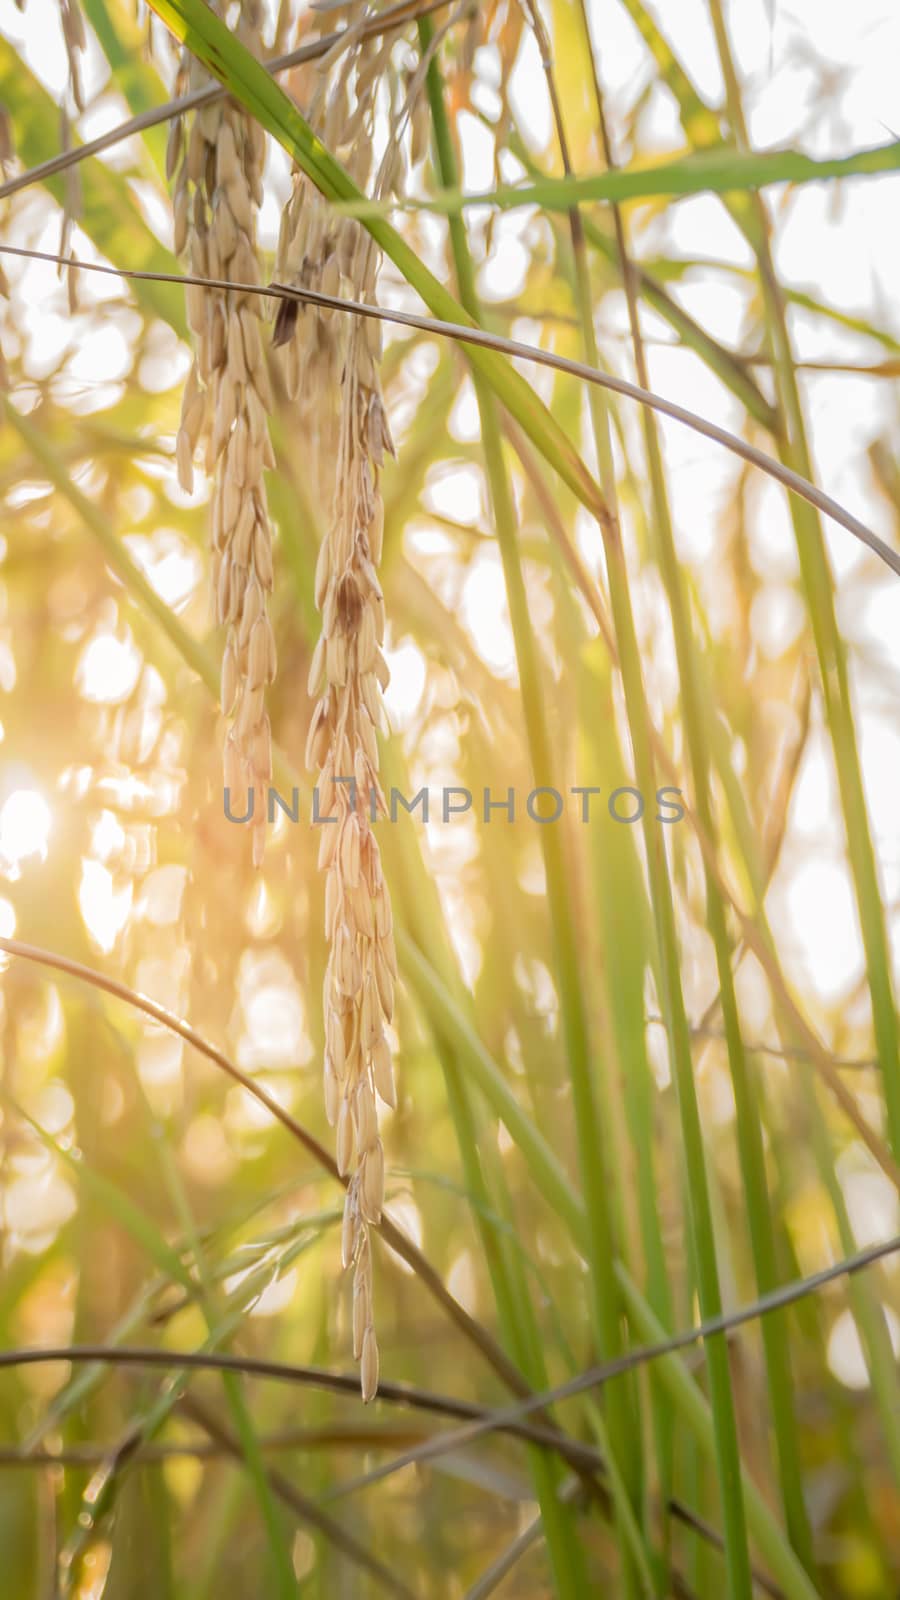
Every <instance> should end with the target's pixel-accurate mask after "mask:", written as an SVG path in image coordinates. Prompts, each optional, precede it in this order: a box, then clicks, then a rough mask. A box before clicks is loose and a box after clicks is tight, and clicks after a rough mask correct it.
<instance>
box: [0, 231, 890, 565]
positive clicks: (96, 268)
mask: <svg viewBox="0 0 900 1600" xmlns="http://www.w3.org/2000/svg"><path fill="white" fill-rule="evenodd" d="M0 255H13V256H23V257H25V258H26V259H28V260H33V261H50V262H54V263H59V262H62V264H63V265H67V266H69V265H77V266H78V267H79V268H80V269H82V270H83V271H90V272H100V273H103V274H105V275H106V276H108V277H113V278H126V279H133V280H138V281H145V282H146V281H149V282H153V283H177V284H182V285H187V284H197V285H199V286H200V287H201V288H207V289H231V290H236V291H237V292H239V293H240V294H266V295H271V296H272V297H273V298H274V299H276V300H303V301H307V302H308V303H309V304H311V305H318V306H326V307H331V308H332V309H333V310H335V311H349V312H352V313H353V314H354V315H355V316H360V317H374V318H375V319H377V320H380V321H383V322H394V323H398V324H400V326H402V327H405V328H416V329H418V330H419V331H420V332H422V333H434V334H437V335H439V336H441V337H443V338H449V339H457V340H459V341H460V343H462V344H471V345H478V346H479V347H480V348H482V349H485V350H496V351H498V352H499V353H500V354H501V355H508V356H516V357H518V358H519V359H520V360H523V361H533V362H534V363H535V364H536V365H537V366H542V367H552V368H553V369H554V370H555V371H557V372H565V373H568V374H569V375H570V376H572V377H574V378H580V379H581V380H582V381H583V382H585V383H595V384H597V385H598V386H599V387H600V388H601V389H609V390H611V391H612V392H613V393H614V394H620V395H624V396H625V398H626V399H628V400H636V401H637V402H638V404H639V405H643V406H649V407H650V409H651V410H652V411H658V412H660V413H661V414H662V415H663V416H666V417H671V418H672V420H673V421H675V422H680V423H682V424H683V426H684V427H686V428H691V429H693V431H694V432H695V433H699V434H702V435H703V436H704V438H707V439H711V440H712V441H713V443H714V444H720V445H722V446H723V447H724V448H725V449H726V450H729V451H731V453H732V455H736V456H740V458H741V460H743V461H747V462H749V464H750V466H752V467H757V468H758V469H759V471H760V472H764V473H766V474H767V476H768V477H770V478H774V479H775V480H776V482H778V483H781V484H782V485H783V486H784V488H785V489H788V490H789V491H790V493H792V494H796V495H799V497H800V499H801V500H807V501H809V504H810V505H813V506H815V507H816V508H817V509H818V510H819V511H821V512H823V513H824V515H825V516H827V517H830V518H831V519H832V521H833V522H837V523H838V524H839V525H840V526H841V527H842V528H846V529H847V532H848V533H852V534H853V536H854V538H856V539H859V540H860V542H861V543H862V544H864V545H866V546H867V548H868V549H869V550H871V551H873V553H874V554H875V555H877V556H878V557H879V558H880V559H881V560H882V561H883V562H884V563H885V565H886V566H888V567H890V569H891V571H892V572H895V573H896V574H897V576H898V577H900V553H898V552H897V551H896V550H892V549H891V548H890V546H889V545H887V544H885V542H884V540H883V539H880V538H879V536H878V534H877V533H873V531H872V529H871V528H869V527H867V526H866V524H865V523H864V522H861V521H860V520H859V518H858V517H855V516H854V515H853V513H852V512H850V511H846V510H845V509H844V507H843V506H842V505H840V504H839V502H838V501H837V500H833V499H832V498H831V495H828V494H825V492H824V490H822V489H819V488H817V486H816V485H815V484H814V483H810V481H809V479H808V478H804V477H803V476H802V475H801V474H800V473H799V472H794V471H793V470H792V468H790V467H786V466H784V464H783V463H782V462H780V461H777V460H776V459H775V458H774V457H773V456H769V455H766V453H765V451H764V450H758V449H757V447H756V446H755V445H752V444H749V443H748V441H747V440H746V439H742V438H741V437H740V436H739V435H738V434H736V433H729V432H728V429H727V428H720V427H719V426H718V424H717V423H715V422H710V421H708V419H707V418H706V417H701V416H699V415H698V414H697V412H695V411H689V410H688V409H687V408H686V407H685V406H680V405H678V404H677V403H676V402H675V401H674V400H667V399H665V398H664V396H663V395H659V394H655V393H654V392H653V391H652V390H650V389H642V388H641V387H640V386H639V385H638V384H636V383H629V382H628V380H627V378H618V377H614V376H613V375H612V374H611V373H608V372H600V371H598V369H597V368H596V367H590V366H588V365H587V363H586V362H584V361H574V360H571V359H570V358H569V357H568V356H561V355H557V354H556V353H555V351H552V350H542V349H540V348H539V347H538V346H537V345H530V344H523V343H521V341H519V340H518V339H506V338H504V337H503V336H502V335H501V334H496V333H488V332H487V330H486V329H485V328H476V327H468V326H467V325H466V324H465V323H460V322H441V321H439V320H438V319H437V318H435V317H423V316H419V314H418V313H417V312H413V311H391V310H386V309H385V308H384V307H383V306H373V305H368V304H364V303H363V302H361V301H359V300H342V299H340V298H339V297H338V296H336V295H329V294H322V293H320V292H319V291H318V290H315V289H294V288H288V287H287V286H286V285H285V284H281V283H270V284H268V285H265V286H261V285H259V284H249V283H230V282H227V281H226V280H225V279H220V278H199V277H193V276H191V275H189V274H185V273H177V272H141V271H137V270H135V269H134V268H128V267H110V266H105V265H104V264H103V263H101V262H97V261H94V262H87V261H78V262H77V263H76V262H73V261H72V260H71V258H69V257H60V256H57V255H53V254H51V253H50V252H48V251H43V250H28V249H26V248H25V247H24V246H22V245H11V244H0Z"/></svg>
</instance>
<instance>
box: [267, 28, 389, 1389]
mask: <svg viewBox="0 0 900 1600" xmlns="http://www.w3.org/2000/svg"><path fill="white" fill-rule="evenodd" d="M363 14H364V13H363V12H362V8H361V12H360V16H359V17H358V18H357V19H356V23H357V25H358V24H359V23H360V22H361V21H362V17H363ZM386 51H387V46H385V44H384V43H383V42H382V41H381V40H372V41H370V42H369V43H363V44H361V45H358V46H357V45H355V43H354V42H353V41H352V40H351V41H349V42H345V44H344V48H343V53H342V55H341V57H340V61H339V64H338V67H337V69H336V70H335V71H334V72H333V74H332V79H331V83H330V85H329V86H328V90H327V99H326V96H325V76H324V72H323V90H322V93H321V94H320V96H319V99H320V102H321V101H324V102H325V103H324V107H323V111H322V128H323V137H324V138H325V141H326V143H328V142H329V141H330V143H331V147H332V148H335V149H336V150H337V153H338V154H339V155H341V156H342V158H343V159H344V161H345V163H346V164H347V166H348V167H349V168H350V170H351V171H352V172H353V175H354V177H355V178H356V180H357V182H359V183H362V184H364V183H366V182H367V181H368V180H369V178H370V174H371V168H372V164H373V158H372V104H373V99H374V91H375V88H376V87H377V84H378V82H379V79H380V76H381V74H382V72H383V70H384V66H385V57H386ZM332 65H333V63H326V67H325V72H327V70H328V67H329V66H332ZM377 270H378V252H377V251H376V250H375V248H374V247H373V245H372V242H371V240H370V239H369V237H368V235H367V234H366V233H365V232H364V231H363V229H362V228H361V227H360V226H359V224H358V223H357V222H355V221H354V220H353V219H351V218H344V219H335V218H333V217H332V216H331V215H330V213H329V211H328V208H327V207H326V205H325V204H324V202H323V201H322V200H321V199H320V198H319V196H318V193H317V191H316V190H315V189H314V188H313V186H312V185H311V184H310V183H309V182H308V180H306V179H305V178H303V177H302V176H301V175H299V174H298V175H297V176H296V177H295V184H294V190H293V193H292V195H291V198H290V200H289V202H288V205H287V207H286V208H285V212H284V217H283V219H282V228H281V236H280V240H279V249H278V260H277V264H276V271H277V275H278V277H279V279H280V281H283V282H285V283H289V284H290V283H296V284H298V285H303V286H305V287H317V288H321V289H323V290H325V291H326V292H328V293H332V294H338V293H340V292H341V289H342V288H343V289H345V291H346V292H347V294H348V295H349V296H353V297H359V298H363V299H370V298H372V297H373V295H374V290H375V280H376V276H377ZM275 342H276V343H277V344H279V345H282V346H283V347H284V363H285V380H286V385H287V388H288V391H289V393H290V394H291V395H292V396H295V397H296V396H302V397H304V399H305V400H306V403H307V405H308V406H309V405H310V403H312V406H313V408H314V409H313V412H312V416H314V419H315V420H314V428H315V433H316V439H317V446H318V449H317V454H318V459H319V477H320V490H324V489H325V486H326V484H327V483H331V485H332V514H331V519H330V524H329V527H328V532H327V534H326V536H325V539H324V540H323V543H322V546H321V548H320V551H319V559H318V565H317V570H316V585H315V598H316V605H317V606H318V608H319V610H320V612H321V614H322V633H321V637H320V639H319V641H318V644H317V646H316V649H315V653H314V656H313V660H312V664H311V669H310V675H309V689H310V693H311V694H312V695H314V696H315V697H316V706H315V710H314V712H313V717H312V721H311V724H310V729H309V738H308V742H307V752H306V756H307V765H308V766H309V767H310V768H311V769H314V770H316V771H317V772H318V780H317V795H318V814H319V816H320V817H323V818H333V819H334V820H332V821H328V822H323V824H322V835H321V845H320V852H319V865H320V868H321V869H322V870H324V871H325V872H326V874H327V876H326V892H325V932H326V937H327V939H328V941H329V945H330V955H329V960H328V966H327V971H326V976H325V987H324V996H323V1003H324V1015H325V1035H326V1048H325V1061H324V1087H325V1106H326V1112H327V1115H328V1120H329V1122H330V1123H331V1124H332V1125H333V1126H336V1130H337V1161H338V1166H339V1168H340V1170H341V1173H342V1174H343V1175H345V1176H346V1175H349V1179H350V1181H349V1185H348V1190H347V1196H346V1202H345V1208H344V1225H343V1232H342V1243H341V1254H342V1260H343V1264H344V1266H345V1267H348V1266H350V1265H352V1266H353V1353H354V1357H355V1359H356V1360H358V1361H359V1362H360V1364H361V1366H360V1379H361V1388H362V1395H363V1399H364V1400H366V1401H368V1400H371V1399H372V1398H373V1396H374V1394H375V1392H376V1389H377V1386H378V1345H377V1340H376V1335H375V1322H374V1307H373V1287H372V1252H371V1243H370V1237H369V1229H370V1226H371V1225H372V1224H374V1223H377V1222H378V1221H379V1220H380V1217H381V1208H382V1204H383V1198H384V1151H383V1147H382V1143H381V1138H380V1135H379V1130H378V1116H377V1109H376V1105H377V1099H378V1098H380V1099H381V1100H382V1101H383V1102H384V1103H385V1104H387V1105H390V1106H394V1105H395V1104H396V1090H395V1086H394V1075H393V1067H392V1063H391V1050H390V1045H389V1043H388V1039H387V1036H386V1032H385V1028H386V1026H387V1025H389V1024H390V1022H391V1019H392V1016H393V1009H394V982H395V980H396V978H397V961H396V954H395V950H394V938H393V928H392V913H391V903H390V895H389V892H388V886H387V883H386V882H385V878H384V873H383V871H382V865H381V856H380V852H379V849H378V843H377V840H376V837H375V832H374V829H373V823H374V821H375V818H376V816H377V814H378V812H379V810H383V808H384V801H383V797H382V793H381V789H380V786H379V781H378V747H377V742H376V735H377V732H378V729H379V728H380V727H381V725H382V722H383V717H384V713H383V708H382V701H381V695H382V692H383V690H384V689H385V688H386V687H387V682H388V669H387V663H386V661H385V658H384V655H383V653H382V648H381V647H382V644H383V642H384V628H385V609H384V597H383V594H382V591H381V586H380V583H379V581H378V574H377V566H378V562H379V560H380V557H381V544H382V534H383V524H384V508H383V504H382V499H381V494H380V490H379V476H380V470H381V466H382V462H383V459H384V453H385V450H388V451H393V445H392V442H391V436H390V431H389V428H388V423H387V417H386V414H385V409H384V405H383V402H382V397H381V390H380V386H379V382H378V375H377V363H378V361H379V360H380V356H381V330H380V326H379V324H377V323H375V322H371V321H365V322H355V323H352V324H349V325H348V324H343V323H342V322H341V321H340V320H339V319H335V318H333V316H332V315H331V313H330V312H328V311H327V310H317V309H314V308H311V307H306V308H303V309H299V308H298V307H297V305H296V304H295V303H292V302H283V304H282V307H281V310H280V312H279V316H278V320H277V323H276V331H275ZM329 396H331V397H333V408H332V410H331V412H330V413H329V405H328V397H329ZM335 413H336V416H335ZM335 424H336V425H335Z"/></svg>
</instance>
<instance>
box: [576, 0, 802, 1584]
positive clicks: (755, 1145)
mask: <svg viewBox="0 0 900 1600" xmlns="http://www.w3.org/2000/svg"><path fill="white" fill-rule="evenodd" d="M580 14H581V19H582V24H583V31H584V35H585V40H586V44H587V50H588V54H589V57H590V59H591V62H592V64H593V61H594V56H593V44H592V39H591V33H590V26H589V23H588V18H587V13H586V10H585V5H584V0H580ZM594 85H595V93H596V100H597V111H598V116H599V119H600V127H601V138H602V143H603V147H604V154H605V158H606V160H607V162H609V161H610V160H611V147H610V143H609V138H608V134H607V127H606V118H605V114H604V107H603V99H602V93H601V90H600V83H599V79H598V77H597V76H596V72H594ZM614 223H615V231H616V241H617V245H618V251H619V256H620V260H621V269H622V274H623V279H624V283H625V292H626V299H627V304H628V313H629V322H630V327H631V338H632V346H633V350H634V357H635V366H636V371H637V378H638V382H639V383H640V384H641V385H642V386H643V387H647V386H648V382H649V374H648V371H647V363H646V359H645V354H644V344H643V339H642V336H641V330H640V324H639V320H638V313H637V305H636V300H635V293H634V283H633V275H632V267H631V257H630V251H629V249H628V242H627V235H626V232H625V224H624V220H623V218H622V215H621V212H620V211H619V209H618V207H615V208H614ZM642 422H643V429H644V447H645V450H646V452H647V463H648V467H649V475H650V491H651V500H652V505H653V518H652V524H653V528H654V530H655V534H656V545H657V560H658V562H659V565H660V568H661V571H662V576H663V582H664V584H665V588H666V594H667V597H668V601H669V610H670V615H671V618H672V629H673V634H674V639H675V651H676V657H677V661H678V674H679V680H680V683H681V695H682V713H683V717H684V728H685V734H686V739H687V745H688V752H689V755H690V763H691V773H692V780H693V789H694V794H693V799H694V804H695V807H696V810H697V815H698V817H699V820H700V823H701V826H702V827H703V829H704V830H705V832H706V833H707V835H708V836H709V838H710V839H711V841H712V842H713V844H714V845H715V844H716V824H715V819H714V816H713V808H712V798H711V791H710V773H711V767H712V761H711V756H710V751H709V748H708V745H707V740H706V733H705V721H704V716H703V704H702V700H703V697H702V696H701V693H700V688H699V680H700V677H701V675H702V671H701V665H700V662H699V661H698V659H697V654H696V651H695V646H694V638H693V632H692V628H691V621H690V614H689V610H688V603H687V595H686V593H685V585H684V581H683V578H682V573H681V567H680V565H679V561H678V555H677V551H676V548H675V537H674V530H673V526H672V516H671V511H670V507H669V498H668V493H667V490H666V480H665V469H664V466H663V459H662V451H661V448H660V442H659V433H658V429H657V425H656V418H655V417H654V416H653V415H652V413H651V412H649V411H647V410H646V409H644V410H643V411H642ZM704 877H705V884H706V917H707V926H708V928H709V932H710V937H711V938H712V941H713V946H714V948H715V955H716V969H717V973H718V978H719V997H720V1004H721V1008H722V1016H723V1021H724V1026H725V1035H726V1042H727V1050H728V1064H729V1069H730V1073H731V1081H732V1085H733V1089H734V1098H735V1112H736V1120H737V1139H738V1151H739V1158H740V1166H741V1176H742V1180H743V1185H744V1192H745V1195H746V1201H747V1219H748V1223H749V1227H750V1241H751V1249H752V1253H753V1262H754V1271H755V1277H756V1285H757V1289H758V1291H759V1293H760V1294H765V1293H767V1292H768V1291H769V1290H771V1289H774V1288H776V1287H777V1285H778V1282H779V1274H778V1266H777V1260H776V1255H775V1234H774V1228H773V1223H772V1211H771V1205H770V1200H769V1192H768V1184H767V1180H766V1168H765V1152H764V1147H763V1136H762V1125H761V1122H760V1117H759V1112H758V1106H757V1094H758V1089H759V1085H758V1083H757V1082H756V1081H755V1079H754V1075H753V1072H752V1069H751V1067H750V1064H749V1062H748V1061H747V1058H746V1054H745V1050H744V1043H743V1039H742V1037H741V1027H740V1017H739V1013H738V1005H737V995H736V991H735V983H734V974H733V970H732V948H731V940H730V938H729V934H728V926H727V922H726V916H725V906H724V904H723V901H722V898H721V895H720V894H719V889H718V885H717V883H716V880H715V878H714V877H713V875H712V873H711V872H710V870H709V867H708V864H707V863H706V862H705V861H704ZM788 1331H789V1330H788V1319H787V1316H786V1314H778V1315H776V1316H772V1317H768V1318H766V1319H765V1321H764V1323H763V1328H762V1337H763V1346H764V1351H765V1362H766V1375H767V1380H768V1387H769V1400H770V1412H771V1419H772V1426H773V1429H774V1433H775V1442H776V1450H777V1456H778V1467H779V1476H780V1483H781V1494H782V1500H783V1503H784V1509H785V1516H786V1519H787V1526H788V1530H789V1532H790V1535H791V1542H792V1543H793V1545H794V1548H795V1549H796V1551H797V1553H798V1555H799V1556H800V1559H801V1560H802V1561H803V1564H804V1566H805V1567H806V1569H807V1571H809V1572H810V1573H811V1574H812V1573H814V1558H813V1544H812V1530H811V1527H810V1523H809V1517H808V1515H807V1511H806V1505H805V1502H804V1498H803V1474H802V1466H801V1461H800V1452H799V1445H798V1439H797V1430H796V1414H795V1407H794V1392H793V1390H794V1386H793V1379H792V1375H791V1367H790V1356H789V1350H790V1346H789V1339H788Z"/></svg>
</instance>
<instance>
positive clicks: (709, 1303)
mask: <svg viewBox="0 0 900 1600" xmlns="http://www.w3.org/2000/svg"><path fill="white" fill-rule="evenodd" d="M552 94H553V86H552V77H551V95H552ZM554 102H555V96H554ZM555 109H556V111H557V124H558V126H559V128H560V131H561V143H562V150H563V161H564V164H565V165H566V167H568V164H569V163H568V154H567V150H566V146H565V137H564V134H563V133H562V119H561V115H560V113H559V108H558V106H555ZM570 225H571V231H572V243H573V251H574V259H575V294H576V308H577V311H578V315H579V319H580V323H581V331H582V338H583V341H584V351H585V358H586V360H587V361H588V362H589V363H590V365H591V366H592V367H596V366H598V365H599V352H598V349H597V340H596V335H595V332H594V320H593V300H592V295H591V285H590V277H589V273H588V266H587V256H586V252H585V248H584V233H583V229H582V226H581V217H580V213H579V212H578V210H577V207H573V208H572V210H571V211H570ZM589 401H590V413H591V420H592V424H593V430H594V441H595V447H596V451H597V458H598V461H599V465H600V482H601V486H602V488H603V493H604V498H605V501H606V507H607V513H606V515H605V516H604V517H603V518H601V519H600V528H601V533H602V537H603V545H604V552H605V555H606V566H607V573H608V580H609V591H610V601H611V605H612V612H613V619H614V623H615V630H616V640H617V642H618V646H619V662H620V669H621V672H622V681H623V686H624V690H625V701H626V706H627V710H628V720H629V726H630V729H631V736H632V743H633V747H634V755H635V767H636V772H637V779H638V787H639V789H640V790H641V792H642V793H645V794H654V793H655V792H656V782H655V774H654V759H653V750H652V745H651V741H650V737H649V728H650V712H649V707H648V705H647V699H646V692H645V688H644V681H643V670H642V666H641V659H640V649H639V646H638V640H637V632H636V629H635V623H634V614H633V611H632V606H631V595H630V591H629V585H628V573H627V566H626V562H625V552H624V548H623V545H622V535H621V527H620V524H619V519H618V509H617V495H616V483H615V471H614V467H613V459H612V443H611V438H610V428H609V409H608V401H607V400H606V397H605V395H603V394H602V393H601V391H600V390H599V389H596V388H594V387H592V388H591V390H590V393H589ZM643 829H644V837H645V843H646V850H647V860H648V863H649V868H650V881H651V893H652V899H653V907H654V915H655V919H656V930H657V941H658V945H659V952H660V960H661V973H662V995H661V999H662V1008H663V1014H664V1016H665V1018H666V1024H667V1030H668V1035H669V1047H670V1053H671V1056H672V1062H673V1069H674V1078H675V1082H676V1087H677V1093H678V1106H679V1112H680V1116H681V1130H682V1140H683V1144H684V1155H685V1161H686V1167H687V1181H688V1199H689V1215H690V1220H691V1230H692V1238H693V1247H694V1253H695V1259H696V1264H697V1285H698V1295H699V1300H700V1309H701V1315H702V1316H703V1317H704V1318H707V1317H715V1316H718V1315H719V1314H720V1312H721V1309H722V1298H721V1291H720V1287H719V1273H718V1266H717V1263H716V1249H715V1237H714V1232H713V1222H712V1210H711V1205H710V1198H709V1187H708V1180H707V1174H706V1164H705V1152H704V1145H703V1133H702V1129H701V1125H700V1112H699V1107H698V1104H697V1094H696V1088H695V1084H694V1077H693V1063H692V1059H691V1041H690V1033H689V1030H688V1024H687V1016H686V1012H685V1006H684V997H683V994H682V990H681V978H680V971H679V966H680V961H679V948H678V935H677V930H676V924H675V908H674V903H673V899H672V889H671V883H670V880H669V873H668V866H667V862H666V853H665V846H664V844H663V843H662V838H661V836H660V834H659V831H658V829H659V825H658V824H657V823H655V822H654V820H653V819H652V816H651V814H650V813H648V812H647V811H646V810H645V811H644V818H643ZM706 1352H707V1364H708V1369H709V1378H710V1392H711V1397H712V1406H713V1419H714V1425H715V1434H716V1452H717V1459H718V1469H719V1490H720V1496H721V1503H722V1511H723V1524H724V1533H725V1555H726V1566H727V1570H728V1583H729V1592H730V1594H731V1596H732V1600H750V1596H751V1576H750V1557H749V1551H748V1548H747V1530H746V1522H745V1514H744V1503H743V1493H742V1487H741V1471H740V1449H739V1444H738V1436H737V1424H736V1420H735V1414H734V1401H733V1397H732V1392H731V1373H730V1368H729V1361H728V1350H727V1346H726V1343H725V1341H724V1340H723V1339H722V1338H721V1337H714V1338H711V1339H709V1340H708V1341H707V1342H706Z"/></svg>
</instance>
